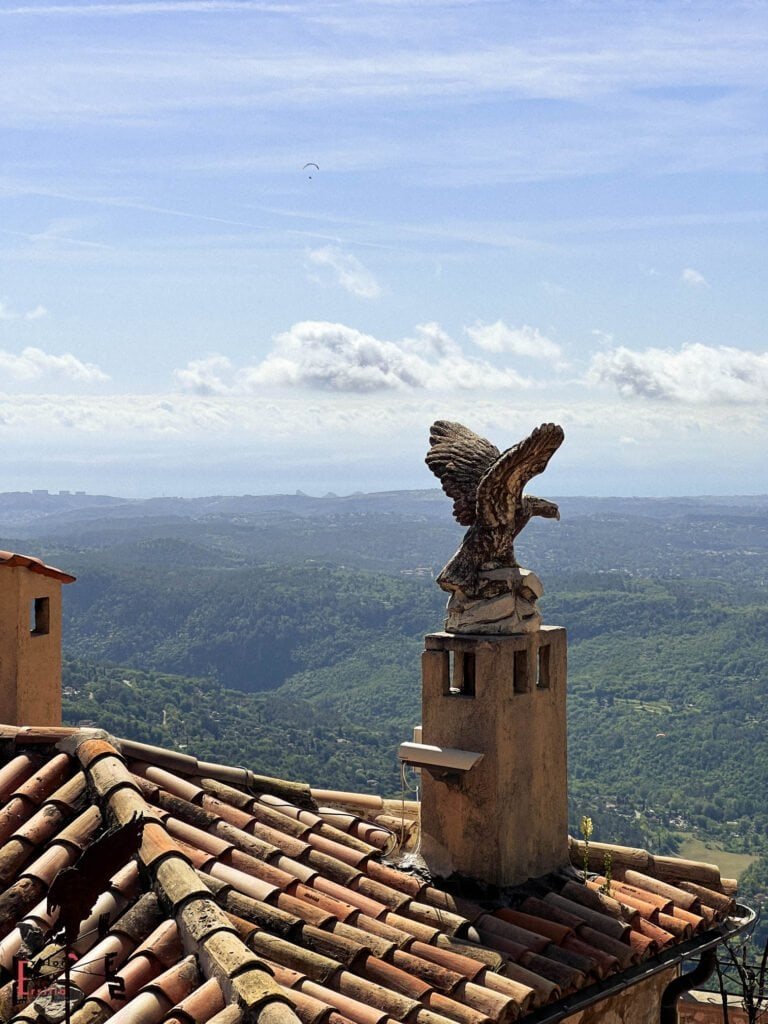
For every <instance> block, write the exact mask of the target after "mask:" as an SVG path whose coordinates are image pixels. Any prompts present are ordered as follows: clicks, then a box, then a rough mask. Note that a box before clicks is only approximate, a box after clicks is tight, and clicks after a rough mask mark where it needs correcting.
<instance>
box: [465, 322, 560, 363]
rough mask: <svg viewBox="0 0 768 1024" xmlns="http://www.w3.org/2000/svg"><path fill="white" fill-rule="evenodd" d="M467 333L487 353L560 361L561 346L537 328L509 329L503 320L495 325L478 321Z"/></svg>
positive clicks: (525, 325)
mask: <svg viewBox="0 0 768 1024" xmlns="http://www.w3.org/2000/svg"><path fill="white" fill-rule="evenodd" d="M466 332H467V334H468V335H469V337H470V338H471V339H472V341H473V342H474V343H475V345H477V346H478V348H481V349H483V351H485V352H506V353H508V354H510V355H515V356H524V357H526V358H527V359H544V360H548V361H558V360H559V359H560V357H561V350H560V346H559V345H558V344H557V343H556V342H554V341H552V340H551V339H550V338H548V337H546V335H544V334H542V333H541V331H540V330H539V329H538V328H537V327H529V326H528V324H523V326H522V327H508V326H507V325H506V324H505V323H504V321H503V320H497V321H496V323H494V324H485V323H482V322H481V321H478V322H477V323H476V324H475V325H474V327H467V328H466Z"/></svg>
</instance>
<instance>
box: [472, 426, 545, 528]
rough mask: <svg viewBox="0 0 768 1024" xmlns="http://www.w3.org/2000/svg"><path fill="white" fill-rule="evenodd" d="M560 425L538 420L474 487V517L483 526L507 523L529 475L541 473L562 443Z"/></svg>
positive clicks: (511, 518)
mask: <svg viewBox="0 0 768 1024" xmlns="http://www.w3.org/2000/svg"><path fill="white" fill-rule="evenodd" d="M564 437H565V434H564V433H563V428H562V427H559V426H558V425H557V424H556V423H542V425H541V426H540V427H536V429H535V430H534V431H533V432H532V433H531V435H530V437H526V439H525V440H524V441H521V442H520V443H519V444H516V445H514V446H513V447H512V448H507V450H506V451H505V452H504V454H503V455H502V456H501V457H500V458H499V459H497V460H496V462H495V463H494V464H493V465H492V466H491V467H490V468H489V470H488V472H487V473H486V474H485V476H484V477H483V479H482V480H481V481H480V482H479V484H478V487H477V517H478V519H480V520H481V522H483V523H484V524H485V525H487V526H499V525H500V524H501V523H511V522H512V521H513V519H514V516H515V511H516V509H517V507H518V505H519V503H520V499H521V498H522V496H523V488H524V487H525V485H526V484H527V483H528V481H529V480H530V479H532V478H533V477H534V476H537V475H538V474H539V473H542V472H543V471H544V470H545V469H546V467H547V463H548V462H549V460H550V459H551V458H552V456H553V455H554V454H555V452H556V451H557V449H558V448H559V447H560V445H561V444H562V443H563V438H564Z"/></svg>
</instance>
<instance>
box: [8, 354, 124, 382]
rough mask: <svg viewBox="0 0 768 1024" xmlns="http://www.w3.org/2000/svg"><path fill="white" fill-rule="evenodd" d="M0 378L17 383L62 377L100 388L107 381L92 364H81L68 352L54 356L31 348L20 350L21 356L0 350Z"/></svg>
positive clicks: (101, 372)
mask: <svg viewBox="0 0 768 1024" xmlns="http://www.w3.org/2000/svg"><path fill="white" fill-rule="evenodd" d="M0 375H6V376H8V377H10V378H11V379H13V380H17V381H37V380H40V379H42V378H44V377H62V378H65V379H66V380H70V381H73V382H75V383H78V384H100V383H102V382H104V381H107V380H109V377H108V376H107V374H106V373H104V372H103V371H102V370H100V369H99V367H98V366H96V365H95V364H94V363H84V362H82V361H81V360H80V359H78V358H77V357H76V356H73V355H72V354H71V353H70V352H66V353H65V354H64V355H61V356H54V355H50V354H49V353H47V352H43V351H42V349H39V348H31V347H28V348H25V349H23V350H22V352H21V355H15V354H14V353H13V352H6V351H4V350H2V349H0Z"/></svg>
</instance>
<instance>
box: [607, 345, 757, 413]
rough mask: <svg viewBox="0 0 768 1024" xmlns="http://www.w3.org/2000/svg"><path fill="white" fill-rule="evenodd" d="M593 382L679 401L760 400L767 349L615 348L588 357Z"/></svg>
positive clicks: (636, 393)
mask: <svg viewBox="0 0 768 1024" xmlns="http://www.w3.org/2000/svg"><path fill="white" fill-rule="evenodd" d="M587 379H588V381H589V382H591V383H598V384H600V383H607V384H613V385H614V386H615V387H616V388H617V389H618V391H619V393H620V394H622V395H625V396H638V397H641V398H654V399H660V400H664V401H670V402H683V403H691V404H695V403H705V402H707V403H725V404H748V403H752V402H754V403H761V402H764V401H765V400H766V399H768V352H750V351H748V350H746V349H739V348H732V347H729V346H725V345H721V346H718V347H717V348H714V347H711V346H709V345H699V344H695V345H684V346H683V347H682V348H680V349H677V350H673V349H661V348H647V349H645V350H643V351H641V352H638V351H633V350H631V349H628V348H623V347H620V348H616V349H612V350H611V351H609V352H599V353H597V354H595V355H594V356H593V358H592V363H591V366H590V370H589V373H588V378H587Z"/></svg>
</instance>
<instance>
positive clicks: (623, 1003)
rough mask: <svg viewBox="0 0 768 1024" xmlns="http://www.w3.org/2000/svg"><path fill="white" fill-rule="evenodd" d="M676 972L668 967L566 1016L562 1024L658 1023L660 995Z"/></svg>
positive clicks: (673, 968)
mask: <svg viewBox="0 0 768 1024" xmlns="http://www.w3.org/2000/svg"><path fill="white" fill-rule="evenodd" d="M677 973H678V971H677V968H676V967H670V968H669V970H667V971H662V972H661V973H660V974H656V975H654V976H653V977H652V978H648V979H647V980H646V981H640V982H638V983H637V984H636V985H632V986H631V987H630V988H628V989H625V990H624V991H623V992H622V993H621V994H620V995H617V996H614V997H613V998H612V999H606V1000H605V1001H604V1002H601V1003H597V1004H596V1005H595V1006H591V1007H589V1009H587V1010H582V1011H581V1012H580V1013H574V1014H573V1016H571V1017H566V1018H565V1022H564V1024H659V1008H660V1006H661V996H662V993H663V992H664V989H665V988H666V987H667V985H668V984H669V983H670V981H672V980H673V979H674V978H676V977H677Z"/></svg>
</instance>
